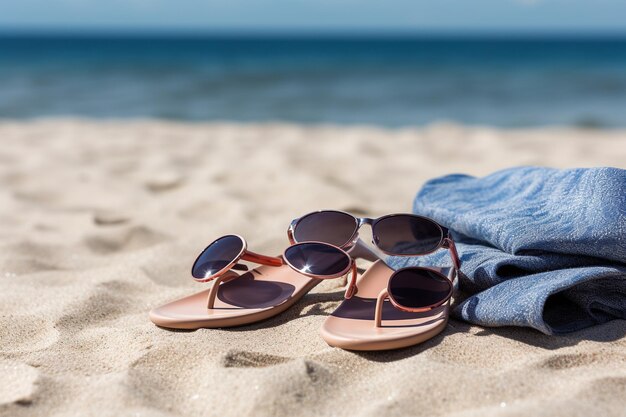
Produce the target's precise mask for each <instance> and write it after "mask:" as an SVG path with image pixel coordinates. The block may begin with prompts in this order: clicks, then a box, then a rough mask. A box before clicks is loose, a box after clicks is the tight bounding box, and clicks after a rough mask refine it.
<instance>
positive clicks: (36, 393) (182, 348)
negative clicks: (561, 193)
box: [0, 119, 626, 417]
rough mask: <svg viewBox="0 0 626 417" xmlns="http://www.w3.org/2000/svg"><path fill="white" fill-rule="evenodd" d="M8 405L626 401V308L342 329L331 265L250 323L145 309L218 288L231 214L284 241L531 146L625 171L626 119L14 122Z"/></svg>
mask: <svg viewBox="0 0 626 417" xmlns="http://www.w3.org/2000/svg"><path fill="white" fill-rule="evenodd" d="M0 145H1V146H0V185H1V188H0V288H1V291H0V416H6V417H20V416H47V417H52V416H91V415H94V416H95V415H97V416H220V417H222V416H247V415H250V416H266V415H267V416H283V415H284V416H308V415H324V416H334V415H337V416H407V415H415V416H438V415H450V416H483V415H485V416H490V415H533V416H538V415H539V416H541V415H562V416H568V417H571V416H586V417H587V416H589V415H595V416H618V415H621V416H624V415H626V339H625V337H624V335H625V333H626V322H624V321H619V320H618V321H613V322H610V323H608V324H605V325H602V326H597V327H595V328H591V329H587V330H585V331H581V332H577V333H573V334H571V335H569V336H566V337H549V336H545V335H543V334H540V333H538V332H536V331H533V330H529V329H520V328H500V329H494V328H481V327H477V326H471V325H469V324H467V323H463V322H460V321H455V320H452V321H451V322H450V324H449V325H448V326H447V329H446V330H445V331H444V332H443V333H442V334H441V335H440V336H437V337H435V338H434V339H432V340H430V341H428V342H426V343H425V344H423V345H420V346H415V347H412V348H408V349H404V350H399V351H392V352H380V353H352V352H347V351H343V350H340V349H334V348H330V347H329V346H327V345H326V344H325V342H324V341H323V340H322V339H321V338H320V337H319V336H318V328H319V327H320V325H321V323H322V322H323V321H324V318H325V316H326V315H327V314H329V313H330V312H331V311H332V310H333V308H334V307H335V306H336V305H337V304H338V302H339V301H340V299H341V294H342V292H341V288H340V282H333V281H329V282H325V283H324V284H322V285H320V286H318V287H317V288H316V289H315V290H314V291H313V293H311V294H309V295H308V296H306V297H305V298H304V299H303V300H302V301H301V302H299V303H298V304H297V305H296V306H295V307H293V308H291V309H290V310H289V311H288V312H287V313H285V314H283V315H281V316H278V317H275V318H273V319H270V320H268V321H266V322H263V323H258V324H256V325H252V326H247V327H242V328H238V329H224V330H198V331H191V332H188V331H176V332H174V331H167V330H164V329H160V328H157V327H155V326H154V325H153V324H152V323H151V322H150V321H149V319H148V311H149V310H150V309H151V308H152V307H155V306H157V305H159V304H162V303H164V302H167V301H169V300H172V299H175V298H177V297H181V296H184V295H187V294H191V293H193V292H195V291H199V290H201V289H204V288H205V287H204V286H203V285H202V284H197V283H195V282H192V280H191V279H190V276H189V269H190V264H191V262H192V261H193V259H194V258H195V256H196V254H197V253H198V251H199V250H200V249H202V248H203V247H204V245H205V244H206V243H208V242H209V241H211V240H212V239H214V238H216V237H218V236H220V235H221V234H224V233H239V234H241V235H244V236H245V237H246V238H247V239H248V242H249V247H250V248H251V249H252V250H255V251H258V252H263V253H269V254H272V253H279V252H281V251H282V249H283V248H284V247H285V245H286V244H287V240H286V228H287V226H288V224H289V222H290V220H291V219H292V218H294V217H297V216H298V215H301V214H304V213H306V212H308V211H311V210H314V209H320V208H336V209H341V210H347V211H352V212H353V213H355V214H359V215H371V216H377V215H382V214H386V213H390V212H404V211H409V210H410V208H411V200H412V198H413V195H414V194H415V192H416V191H417V189H418V188H419V187H420V185H421V184H422V183H423V182H424V181H425V180H427V179H428V178H430V177H433V176H438V175H443V174H447V173H453V172H464V173H470V174H475V175H484V174H488V173H490V172H492V171H495V170H498V169H500V168H505V167H510V166H516V165H529V164H532V165H546V166H553V167H575V166H597V165H611V166H617V167H622V168H626V131H600V130H576V129H570V128H541V129H529V130H498V129H493V128H488V127H464V126H459V125H454V124H435V125H431V126H427V127H425V128H420V129H401V130H384V129H380V128H373V127H333V126H316V127H303V126H295V125H284V124H264V125H237V124H227V123H219V124H182V123H169V122H159V121H150V120H146V121H89V120H71V119H59V120H41V121H28V122H11V121H3V122H0Z"/></svg>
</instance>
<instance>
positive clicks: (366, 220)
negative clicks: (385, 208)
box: [358, 217, 374, 227]
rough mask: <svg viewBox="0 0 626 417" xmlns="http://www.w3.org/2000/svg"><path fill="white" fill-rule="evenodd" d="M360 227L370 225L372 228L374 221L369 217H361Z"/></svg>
mask: <svg viewBox="0 0 626 417" xmlns="http://www.w3.org/2000/svg"><path fill="white" fill-rule="evenodd" d="M358 220H359V227H361V226H363V225H365V224H369V225H370V226H371V225H372V224H374V219H370V218H369V217H359V219H358Z"/></svg>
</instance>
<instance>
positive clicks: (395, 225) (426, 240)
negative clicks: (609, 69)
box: [373, 215, 443, 255]
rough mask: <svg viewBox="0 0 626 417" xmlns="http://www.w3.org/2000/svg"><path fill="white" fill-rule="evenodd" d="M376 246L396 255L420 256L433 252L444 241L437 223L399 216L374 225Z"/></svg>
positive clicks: (387, 218)
mask: <svg viewBox="0 0 626 417" xmlns="http://www.w3.org/2000/svg"><path fill="white" fill-rule="evenodd" d="M373 233H374V240H375V242H376V245H377V246H378V247H379V248H381V249H382V250H384V251H385V252H388V253H393V254H396V255H420V254H423V253H427V252H432V251H434V250H435V249H437V247H438V246H439V244H440V243H441V240H442V239H443V236H442V231H441V228H440V227H439V225H437V223H435V222H433V221H432V220H428V219H424V218H422V217H416V216H410V215H397V216H390V217H385V218H383V219H381V220H379V221H378V222H376V223H375V224H374V228H373Z"/></svg>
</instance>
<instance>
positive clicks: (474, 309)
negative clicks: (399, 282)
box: [388, 167, 626, 334]
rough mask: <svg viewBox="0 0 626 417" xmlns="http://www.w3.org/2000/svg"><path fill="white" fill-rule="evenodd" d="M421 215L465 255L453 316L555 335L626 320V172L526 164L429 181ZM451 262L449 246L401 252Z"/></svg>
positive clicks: (420, 197)
mask: <svg viewBox="0 0 626 417" xmlns="http://www.w3.org/2000/svg"><path fill="white" fill-rule="evenodd" d="M413 211H414V212H415V213H416V214H421V215H424V216H428V217H430V218H432V219H434V220H436V221H437V222H439V223H440V224H442V225H443V226H446V227H448V228H449V229H450V231H451V232H452V234H453V237H454V238H455V241H456V242H458V243H457V249H458V251H459V253H460V255H461V260H462V267H461V270H462V272H463V275H462V276H461V278H460V281H459V289H460V290H461V293H462V294H466V295H469V296H468V298H466V299H465V300H463V301H462V302H461V303H460V304H459V305H458V306H457V307H456V308H455V309H454V312H453V314H454V315H455V316H456V317H458V318H461V319H464V320H467V321H469V322H471V323H475V324H479V325H483V326H527V327H533V328H535V329H538V330H540V331H542V332H544V333H547V334H559V333H565V332H571V331H575V330H579V329H582V328H585V327H589V326H592V325H594V324H599V323H604V322H606V321H609V320H612V319H617V318H621V319H626V170H620V169H616V168H591V169H569V170H557V169H549V168H537V167H523V168H512V169H507V170H503V171H500V172H497V173H495V174H492V175H489V176H487V177H484V178H474V177H470V176H467V175H448V176H445V177H441V178H437V179H434V180H431V181H429V182H427V183H426V184H425V185H424V187H423V188H422V190H421V191H420V192H419V193H418V194H417V196H416V197H415V201H414V205H413ZM388 263H389V264H390V265H391V266H392V267H394V268H400V267H404V266H409V265H437V266H439V265H447V264H449V263H450V261H449V257H448V254H447V251H438V252H436V253H434V254H431V255H428V256H423V257H410V258H400V257H391V258H389V259H388Z"/></svg>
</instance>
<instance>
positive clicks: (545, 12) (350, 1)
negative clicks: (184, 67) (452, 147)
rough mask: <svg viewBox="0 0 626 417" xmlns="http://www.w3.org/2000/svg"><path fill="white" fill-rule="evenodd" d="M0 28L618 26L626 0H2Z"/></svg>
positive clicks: (621, 27)
mask: <svg viewBox="0 0 626 417" xmlns="http://www.w3.org/2000/svg"><path fill="white" fill-rule="evenodd" d="M0 10H2V12H1V13H0V30H20V31H30V30H39V31H41V30H44V31H46V30H53V31H54V30H59V31H83V30H85V31H90V30H92V31H102V30H104V31H146V30H149V31H155V30H156V31H234V32H240V31H261V32H263V31H268V32H281V31H287V32H298V31H300V32H324V31H332V32H349V33H352V32H354V33H358V32H365V31H367V32H407V31H408V32H411V31H415V32H439V31H441V32H455V31H457V32H492V31H495V32H528V33H533V32H568V33H588V32H599V33H603V32H612V33H615V32H619V33H626V0H0Z"/></svg>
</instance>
